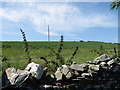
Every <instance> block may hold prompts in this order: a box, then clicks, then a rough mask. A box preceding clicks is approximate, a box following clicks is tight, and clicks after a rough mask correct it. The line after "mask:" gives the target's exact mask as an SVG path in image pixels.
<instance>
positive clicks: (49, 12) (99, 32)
mask: <svg viewBox="0 0 120 90" xmlns="http://www.w3.org/2000/svg"><path fill="white" fill-rule="evenodd" d="M0 21H1V22H0V25H1V27H2V28H1V29H0V31H1V32H0V34H1V36H2V38H1V40H0V41H22V40H23V39H22V35H21V32H20V28H21V29H23V31H24V32H25V33H26V37H27V40H28V41H47V40H48V36H47V33H48V32H47V31H48V25H49V30H50V40H51V41H59V40H60V36H61V35H63V36H64V41H80V40H83V41H100V42H112V43H117V42H118V11H117V10H113V11H110V2H1V3H0Z"/></svg>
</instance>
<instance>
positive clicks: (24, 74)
mask: <svg viewBox="0 0 120 90" xmlns="http://www.w3.org/2000/svg"><path fill="white" fill-rule="evenodd" d="M5 72H6V75H7V78H8V80H9V82H10V84H11V85H16V86H19V85H21V84H22V83H23V82H24V81H25V80H26V79H27V78H28V77H29V75H30V73H29V72H28V71H22V70H16V69H15V68H8V69H6V71H5Z"/></svg>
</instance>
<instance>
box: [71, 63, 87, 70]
mask: <svg viewBox="0 0 120 90" xmlns="http://www.w3.org/2000/svg"><path fill="white" fill-rule="evenodd" d="M87 66H88V65H87V64H86V63H84V64H72V65H71V66H70V68H71V69H73V70H76V71H81V72H83V71H85V70H87Z"/></svg>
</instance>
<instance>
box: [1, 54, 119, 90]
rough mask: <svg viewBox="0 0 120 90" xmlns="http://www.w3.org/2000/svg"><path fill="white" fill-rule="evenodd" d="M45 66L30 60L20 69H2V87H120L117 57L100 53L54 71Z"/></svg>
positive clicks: (86, 89)
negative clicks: (85, 60)
mask: <svg viewBox="0 0 120 90" xmlns="http://www.w3.org/2000/svg"><path fill="white" fill-rule="evenodd" d="M46 73H47V67H46V68H45V69H42V68H41V66H40V65H38V64H35V63H33V62H32V63H30V64H28V66H27V67H26V68H25V69H24V70H16V69H15V68H8V69H6V71H5V72H4V73H3V77H2V79H3V80H2V82H3V85H2V89H3V90H8V89H10V88H14V89H15V88H16V89H18V88H20V89H24V88H25V89H26V90H37V89H38V90H73V89H75V90H89V89H95V90H97V89H98V90H116V89H118V90H119V89H120V63H119V58H118V57H114V58H111V57H109V56H108V55H106V54H103V55H101V56H99V57H97V58H95V59H94V60H93V61H89V62H86V63H83V64H77V63H75V62H73V64H72V65H70V66H68V65H62V66H61V67H59V68H58V69H57V71H56V72H55V73H54V74H49V75H46Z"/></svg>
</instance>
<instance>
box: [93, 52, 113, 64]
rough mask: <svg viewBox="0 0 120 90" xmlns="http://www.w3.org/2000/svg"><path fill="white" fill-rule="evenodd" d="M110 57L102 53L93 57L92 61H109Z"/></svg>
mask: <svg viewBox="0 0 120 90" xmlns="http://www.w3.org/2000/svg"><path fill="white" fill-rule="evenodd" d="M110 59H111V58H110V57H109V56H108V55H107V54H103V55H101V56H99V57H97V58H95V59H94V62H95V63H96V64H99V63H101V62H107V61H110Z"/></svg>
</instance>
